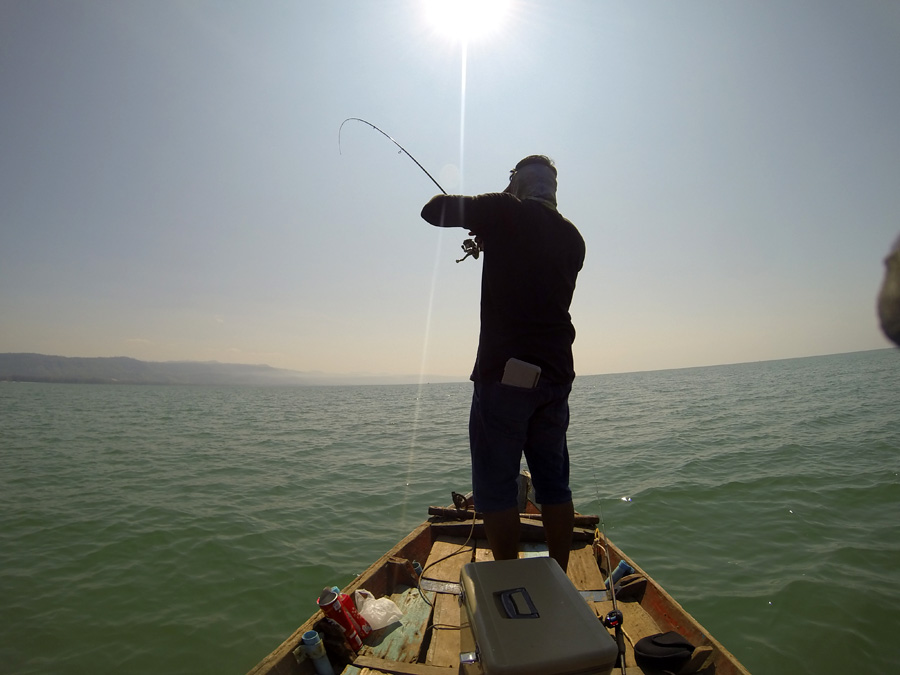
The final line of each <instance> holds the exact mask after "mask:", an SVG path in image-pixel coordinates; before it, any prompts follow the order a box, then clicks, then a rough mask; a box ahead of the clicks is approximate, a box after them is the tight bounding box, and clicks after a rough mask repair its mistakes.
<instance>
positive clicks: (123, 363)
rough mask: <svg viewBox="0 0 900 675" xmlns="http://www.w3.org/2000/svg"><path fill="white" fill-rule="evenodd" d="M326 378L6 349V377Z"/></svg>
mask: <svg viewBox="0 0 900 675" xmlns="http://www.w3.org/2000/svg"><path fill="white" fill-rule="evenodd" d="M317 379H318V381H319V382H320V381H321V378H316V377H315V376H314V375H305V374H304V373H300V372H297V371H292V370H279V369H277V368H272V367H270V366H264V365H258V366H256V365H241V364H230V363H217V362H215V361H211V362H197V361H169V362H165V363H156V362H149V361H138V360H137V359H132V358H128V357H124V356H117V357H110V358H80V357H75V358H73V357H66V356H45V355H43V354H0V380H6V381H17V382H66V383H81V384H207V385H210V384H244V385H272V384H294V385H298V384H316V383H318V382H317Z"/></svg>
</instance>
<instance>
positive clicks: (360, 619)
mask: <svg viewBox="0 0 900 675" xmlns="http://www.w3.org/2000/svg"><path fill="white" fill-rule="evenodd" d="M332 590H334V589H332ZM338 600H340V601H341V607H343V608H344V611H345V612H346V613H347V614H349V615H350V618H351V619H352V620H353V623H354V624H355V627H356V630H357V632H358V633H359V636H360V637H361V638H362V639H364V640H365V639H366V638H367V637H369V636H370V635H371V634H372V626H370V625H369V622H368V621H366V618H365V617H364V616H363V615H362V614H360V613H359V612H358V611H357V609H356V603H355V602H353V598H351V597H350V596H349V595H347V594H346V593H338Z"/></svg>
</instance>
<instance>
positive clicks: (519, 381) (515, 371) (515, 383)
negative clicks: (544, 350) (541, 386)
mask: <svg viewBox="0 0 900 675" xmlns="http://www.w3.org/2000/svg"><path fill="white" fill-rule="evenodd" d="M540 378H541V367H540V366H536V365H534V364H533V363H528V362H527V361H521V360H519V359H509V360H508V361H507V362H506V367H505V368H504V369H503V379H502V380H500V383H501V384H508V385H509V386H511V387H521V388H522V389H534V388H535V387H536V386H537V383H538V380H539V379H540Z"/></svg>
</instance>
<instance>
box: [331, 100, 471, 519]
mask: <svg viewBox="0 0 900 675" xmlns="http://www.w3.org/2000/svg"><path fill="white" fill-rule="evenodd" d="M347 122H362V123H363V124H366V125H368V126H370V127H372V128H373V129H374V130H375V131H377V132H378V133H380V134H381V135H382V136H384V137H385V138H387V139H388V140H389V141H390V142H391V143H393V144H394V145H396V146H397V147H398V148H400V151H401V152H402V153H403V154H405V155H406V156H407V157H409V158H410V159H411V160H412V161H413V162H414V163H415V165H416V166H417V167H419V168H420V169H421V170H422V171H423V172H424V174H425V175H426V176H428V177H429V178H430V179H431V182H432V183H434V184H435V185H437V187H438V189H439V190H440V191H441V192H442V193H443V194H445V195H446V194H447V191H446V190H445V189H444V188H443V187H441V184H440V183H438V182H437V181H436V180H435V179H434V176H432V175H431V174H430V173H429V172H428V170H427V169H426V168H425V167H424V166H422V164H421V163H420V162H419V160H417V159H416V158H415V157H413V156H412V155H411V154H410V153H409V151H408V150H407V149H406V148H404V147H403V146H402V145H400V143H398V142H397V140H396V139H394V138H393V137H392V136H390V135H389V134H388V133H387V132H385V131H384V130H383V129H380V128H379V127H377V126H375V125H374V124H372V123H371V122H369V121H368V120H364V119H362V118H361V117H348V118H347V119H345V120H344V121H343V122H341V126H340V127H338V154H343V153H342V152H341V131H342V130H343V128H344V125H345V124H346V123H347ZM441 234H443V232H441ZM440 250H441V237H440V236H439V237H438V244H437V250H436V252H435V259H434V268H433V271H432V275H431V288H430V290H429V293H428V309H427V311H426V313H425V337H424V344H423V345H422V362H421V365H420V367H419V389H418V392H417V395H416V403H415V411H414V414H413V429H412V438H411V441H410V448H409V457H408V458H407V469H406V481H405V486H404V487H405V488H407V489H406V491H405V497H404V500H403V508H402V510H401V514H400V518H401V521H402V522H405V521H406V509H407V506H408V504H409V489H408V488H409V486H410V483H411V480H412V473H413V463H414V461H415V454H416V442H417V440H418V431H419V419H420V416H421V415H420V408H421V405H422V398H423V397H422V394H423V388H424V385H425V364H426V359H427V356H428V340H429V337H430V335H431V314H432V310H433V307H434V294H435V288H436V287H437V275H438V261H439V258H440ZM476 257H477V256H476Z"/></svg>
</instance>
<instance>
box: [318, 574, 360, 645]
mask: <svg viewBox="0 0 900 675" xmlns="http://www.w3.org/2000/svg"><path fill="white" fill-rule="evenodd" d="M316 602H317V603H318V605H319V609H321V610H322V613H323V614H324V615H325V616H327V617H328V618H329V619H334V620H335V621H337V623H338V625H339V626H340V627H341V628H342V629H343V630H344V637H346V638H347V642H348V643H349V644H350V647H351V649H353V651H356V652H358V651H359V650H360V649H361V648H362V644H363V643H362V638H361V637H360V636H359V633H358V632H357V630H356V627H355V626H354V625H353V619H352V618H351V617H350V615H349V614H347V612H345V611H344V608H343V607H342V606H341V600H340V598H339V597H338V594H337V593H335V592H334V591H333V590H331V589H330V588H326V589H323V591H322V595H320V596H319V599H318V600H317V601H316Z"/></svg>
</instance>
